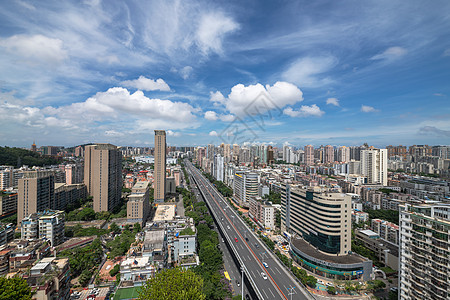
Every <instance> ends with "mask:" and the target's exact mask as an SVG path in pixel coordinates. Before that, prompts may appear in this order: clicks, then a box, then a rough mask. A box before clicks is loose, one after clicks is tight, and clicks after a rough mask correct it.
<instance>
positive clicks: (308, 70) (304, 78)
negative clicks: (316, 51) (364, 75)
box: [281, 56, 338, 88]
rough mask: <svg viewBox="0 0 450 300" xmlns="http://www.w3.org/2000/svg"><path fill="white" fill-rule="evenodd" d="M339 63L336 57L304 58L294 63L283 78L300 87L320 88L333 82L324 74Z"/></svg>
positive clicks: (283, 74) (284, 73)
mask: <svg viewBox="0 0 450 300" xmlns="http://www.w3.org/2000/svg"><path fill="white" fill-rule="evenodd" d="M337 62H338V60H337V59H336V58H335V57H334V56H317V57H303V58H300V59H298V60H296V61H294V62H293V63H292V64H291V65H290V66H289V67H288V68H287V69H286V70H285V71H284V72H283V73H282V75H281V76H282V78H283V79H285V80H287V81H289V82H293V83H295V84H297V85H299V86H300V87H311V88H315V87H320V86H324V85H327V84H330V83H331V82H332V81H333V80H332V79H331V78H329V77H327V76H326V75H323V74H324V73H326V72H328V71H330V70H331V69H332V68H333V67H335V66H336V65H337Z"/></svg>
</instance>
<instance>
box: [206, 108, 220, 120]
mask: <svg viewBox="0 0 450 300" xmlns="http://www.w3.org/2000/svg"><path fill="white" fill-rule="evenodd" d="M205 119H206V120H209V121H215V120H217V119H218V117H217V113H216V112H215V111H211V110H209V111H207V112H205Z"/></svg>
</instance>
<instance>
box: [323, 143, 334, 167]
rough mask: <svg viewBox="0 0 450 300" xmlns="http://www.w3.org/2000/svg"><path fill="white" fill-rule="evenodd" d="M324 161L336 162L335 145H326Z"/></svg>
mask: <svg viewBox="0 0 450 300" xmlns="http://www.w3.org/2000/svg"><path fill="white" fill-rule="evenodd" d="M323 162H324V163H332V162H334V147H333V146H331V145H326V146H325V157H324V161H323Z"/></svg>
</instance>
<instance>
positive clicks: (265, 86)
mask: <svg viewBox="0 0 450 300" xmlns="http://www.w3.org/2000/svg"><path fill="white" fill-rule="evenodd" d="M449 6H450V4H449V3H448V2H445V1H438V2H433V4H428V3H422V2H420V1H413V2H412V3H410V4H409V5H408V6H406V5H402V4H401V3H400V2H392V1H385V2H376V3H369V4H368V3H366V4H364V5H358V6H355V4H354V3H352V2H350V1H345V2H340V3H339V4H336V3H328V2H317V3H314V4H311V3H304V2H300V3H295V2H286V3H283V5H282V6H280V5H276V4H271V3H262V4H260V3H256V2H249V3H240V2H229V3H226V4H225V3H210V2H201V1H200V2H196V3H180V2H177V1H174V2H165V3H158V2H146V3H141V2H127V3H122V2H118V1H117V2H115V1H108V2H101V1H86V2H84V3H83V4H81V5H75V4H71V3H68V2H50V3H46V4H42V3H39V2H37V1H16V2H5V3H2V4H1V6H0V7H2V10H1V12H0V14H1V16H2V17H1V20H2V21H1V22H0V32H1V34H0V57H1V58H0V67H1V68H2V70H8V72H2V74H0V112H1V113H2V116H3V117H2V118H1V121H0V125H1V126H2V128H3V131H2V133H0V143H1V144H3V145H9V146H19V147H28V146H29V145H30V144H31V141H33V140H36V141H37V142H38V144H41V145H45V144H46V145H64V146H70V145H78V144H84V143H89V142H96V143H97V142H102V143H103V142H105V143H112V144H121V145H130V146H147V145H151V143H152V137H151V132H152V131H153V130H155V129H158V128H164V129H166V130H167V141H168V144H170V145H176V146H186V145H190V146H198V145H206V144H208V143H215V144H220V143H221V142H222V141H223V139H222V138H221V137H223V135H224V133H225V131H226V129H227V127H229V126H230V124H236V123H238V124H239V126H238V128H240V129H241V130H243V129H246V130H248V128H250V130H251V132H252V133H253V136H252V139H251V140H252V141H259V142H262V143H266V144H269V143H272V144H275V145H281V144H283V143H284V142H285V141H287V142H289V143H291V144H293V145H307V144H312V145H316V146H317V145H321V144H323V145H327V144H332V145H360V144H363V143H365V142H367V143H369V144H371V145H375V146H379V147H380V146H385V145H389V144H392V145H398V144H402V145H405V144H407V145H413V144H429V145H439V144H449V140H450V123H449V121H448V120H449V119H450V118H449V116H450V106H449V105H448V101H449V98H448V97H449V95H450V90H449V89H450V88H449V87H448V84H447V82H448V79H449V74H448V69H449V66H450V42H448V41H449V40H450V39H448V35H449V31H448V28H450V20H449V19H448V17H447V16H446V14H445V13H446V11H448V8H450V7H449ZM26 15H30V16H31V15H32V17H30V18H23V16H26ZM37 50H38V51H37ZM261 95H262V96H263V98H262V99H263V100H261V98H258V97H261ZM255 99H256V100H255ZM262 105H263V106H264V107H263V109H262V110H261V106H262ZM254 117H257V118H262V117H264V122H263V123H262V126H261V124H255V122H254V121H255V118H254ZM236 118H237V119H236ZM193 140H194V141H195V142H194V143H192V141H193Z"/></svg>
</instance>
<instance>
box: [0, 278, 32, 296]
mask: <svg viewBox="0 0 450 300" xmlns="http://www.w3.org/2000/svg"><path fill="white" fill-rule="evenodd" d="M12 299H21V300H31V288H30V287H29V286H28V284H27V281H26V280H25V279H23V278H21V277H18V276H15V277H12V278H6V277H0V300H12Z"/></svg>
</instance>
